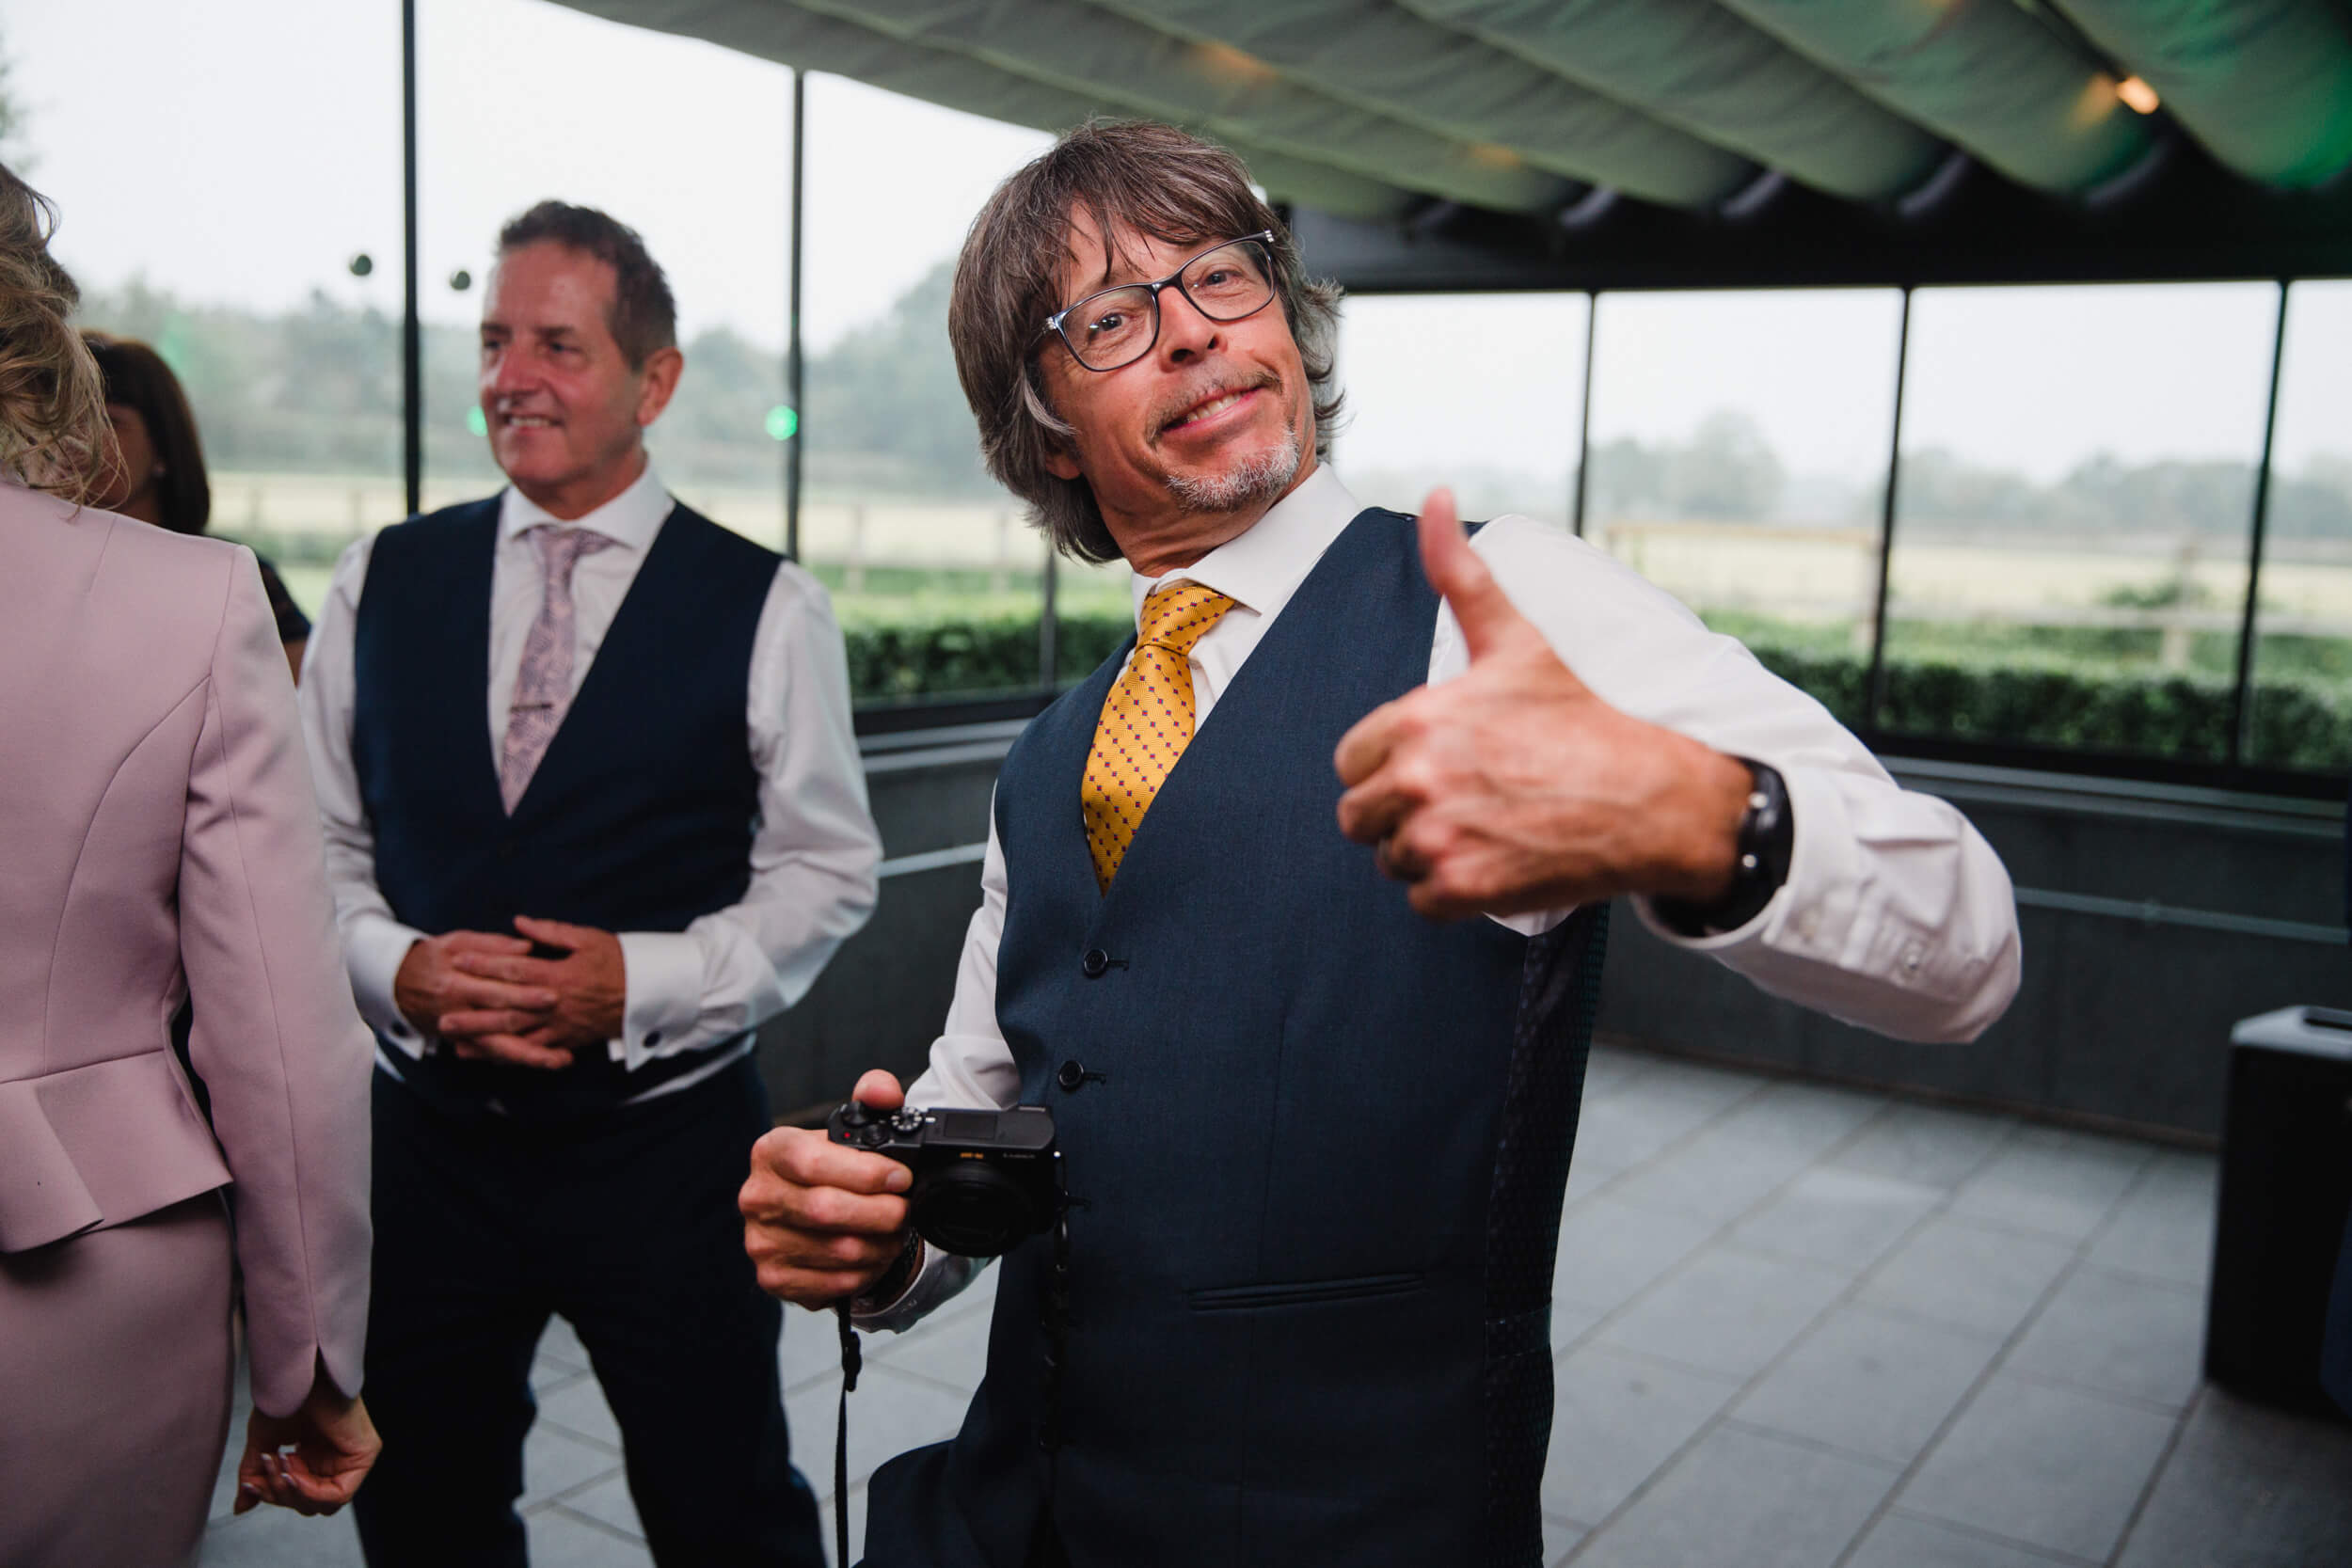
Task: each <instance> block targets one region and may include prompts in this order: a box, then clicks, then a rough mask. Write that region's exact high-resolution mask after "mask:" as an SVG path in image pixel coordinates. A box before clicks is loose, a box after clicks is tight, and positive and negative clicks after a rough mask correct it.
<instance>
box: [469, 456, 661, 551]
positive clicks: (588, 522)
mask: <svg viewBox="0 0 2352 1568" xmlns="http://www.w3.org/2000/svg"><path fill="white" fill-rule="evenodd" d="M673 504H675V503H674V502H672V500H671V499H670V492H669V491H668V490H666V489H664V488H662V484H661V476H660V475H659V474H657V473H655V472H654V468H653V463H652V462H651V460H650V459H649V460H648V461H647V462H646V464H645V471H644V473H642V474H639V475H638V476H637V478H636V481H635V483H631V484H630V485H629V487H628V489H626V490H624V491H622V492H621V493H620V494H619V495H617V496H615V497H613V498H612V499H611V500H609V501H606V502H605V503H604V504H603V505H602V506H599V507H597V508H596V510H595V511H594V512H591V513H588V514H587V515H584V516H580V517H558V516H555V515H551V514H550V513H548V511H547V509H546V508H544V507H542V506H541V505H540V504H539V503H538V502H537V501H534V500H532V499H531V498H530V497H528V496H526V495H524V494H523V493H522V492H521V491H520V490H517V489H516V488H515V487H514V486H513V485H512V484H510V485H508V486H507V487H506V488H505V490H504V491H502V492H501V494H500V496H499V539H500V540H501V543H502V542H504V541H506V540H509V539H513V538H515V537H516V536H517V535H519V534H520V533H521V532H522V531H524V530H525V529H532V528H537V527H539V526H540V525H541V524H543V523H551V524H553V525H554V526H555V527H557V528H584V529H593V530H595V531H596V532H598V533H601V534H603V535H604V536H605V537H606V538H608V539H611V540H612V542H613V543H615V544H619V545H626V546H628V547H629V548H630V549H633V550H638V551H641V552H642V551H643V550H644V549H645V547H646V546H650V545H651V544H652V543H653V536H654V535H655V534H656V533H658V532H660V530H661V522H662V519H663V518H665V517H667V516H669V515H670V508H671V506H672V505H673Z"/></svg>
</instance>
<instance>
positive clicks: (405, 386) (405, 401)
mask: <svg viewBox="0 0 2352 1568" xmlns="http://www.w3.org/2000/svg"><path fill="white" fill-rule="evenodd" d="M400 166H401V263H402V271H403V273H404V289H405V293H403V295H402V303H401V312H400V425H401V428H400V443H401V474H402V477H403V479H404V480H405V483H406V486H407V489H406V495H407V508H408V515H410V516H414V515H417V514H418V513H420V512H421V511H423V510H424V325H423V322H422V321H421V318H420V315H419V311H420V309H421V298H420V296H421V287H420V285H421V279H420V277H418V267H417V0H400Z"/></svg>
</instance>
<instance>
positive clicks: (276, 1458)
mask: <svg viewBox="0 0 2352 1568" xmlns="http://www.w3.org/2000/svg"><path fill="white" fill-rule="evenodd" d="M48 228H49V222H48V206H47V203H46V202H45V201H43V200H42V199H41V198H40V197H38V196H37V195H35V194H34V193H33V192H32V191H30V190H28V189H27V188H26V187H25V186H24V183H23V182H21V181H19V180H18V179H17V178H16V177H15V176H14V175H13V174H10V173H8V171H7V170H6V169H0V1563H5V1564H7V1565H8V1568H113V1565H117V1564H119V1565H123V1568H131V1565H134V1564H135V1565H138V1568H152V1565H155V1564H159V1563H172V1562H179V1561H183V1560H186V1559H187V1558H188V1557H189V1556H190V1555H191V1554H192V1553H193V1551H194V1549H195V1547H196V1544H197V1542H198V1538H199V1535H200V1534H201V1533H202V1530H203V1527H204V1518H205V1513H206V1510H207V1506H208V1503H209V1500H210V1496H211V1492H212V1486H213V1478H214V1474H215V1470H216V1469H217V1467H218V1465H219V1463H220V1451H221V1443H222V1439H223V1437H224V1434H225V1433H226V1431H227V1428H228V1421H229V1403H230V1377H231V1369H232V1366H233V1351H232V1347H231V1343H230V1305H231V1304H230V1293H231V1280H232V1268H231V1263H232V1247H231V1240H230V1238H231V1227H230V1219H231V1216H232V1214H233V1217H234V1221H235V1224H234V1246H233V1261H234V1264H235V1265H236V1268H237V1269H239V1270H241V1271H242V1273H243V1275H244V1281H245V1306H246V1338H247V1345H248V1348H249V1352H250V1358H251V1364H252V1381H253V1402H254V1407H255V1416H254V1418H253V1422H252V1425H251V1427H250V1429H249V1430H248V1433H247V1438H246V1453H245V1457H244V1460H243V1463H242V1465H241V1466H240V1481H241V1482H242V1485H241V1487H240V1496H239V1499H238V1507H239V1508H240V1509H243V1508H247V1507H251V1506H253V1504H254V1503H256V1502H261V1501H269V1502H277V1503H281V1504H284V1505H286V1506H288V1507H294V1508H298V1509H300V1510H302V1511H303V1512H305V1513H325V1512H332V1511H333V1509H335V1508H337V1507H340V1506H341V1505H342V1502H343V1501H345V1500H346V1499H348V1498H349V1497H350V1496H351V1494H352V1492H353V1491H354V1490H356V1489H357V1487H358V1482H359V1480H360V1478H361V1477H362V1476H364V1475H365V1473H366V1471H367V1467H368V1465H370V1464H371V1463H372V1462H373V1458H374V1452H375V1446H376V1445H375V1434H374V1431H373V1427H371V1426H370V1425H369V1422H368V1418H367V1411H366V1409H365V1407H364V1406H363V1405H361V1404H360V1403H359V1402H358V1390H359V1358H360V1347H361V1341H362V1339H363V1338H364V1337H365V1334H366V1310H367V1299H368V1242H369V1237H368V1212H367V1200H368V1187H367V1180H368V1176H367V1173H368V1115H367V1089H368V1069H369V1060H370V1057H369V1043H368V1036H367V1033H366V1031H365V1030H364V1029H363V1028H362V1027H361V1025H360V1023H359V1020H358V1016H357V1014H356V1012H355V1010H354V1008H353V1006H352V1000H351V991H350V988H349V984H348V982H347V981H346V980H345V979H344V977H343V967H342V959H341V958H340V957H339V955H338V953H337V951H336V945H335V939H334V935H333V932H334V925H333V920H332V911H331V910H330V908H329V904H328V897H327V892H326V874H325V867H324V863H323V851H322V848H321V844H320V837H319V829H318V822H317V818H316V816H315V808H314V805H313V802H312V799H311V793H310V776H309V773H308V772H307V770H306V765H305V762H304V758H303V752H302V741H301V735H300V730H299V728H298V726H297V722H296V720H295V717H294V688H293V685H292V684H291V682H290V681H289V680H288V678H287V671H286V661H285V657H284V656H283V655H282V654H281V653H280V652H279V651H278V636H277V632H276V630H275V629H274V627H273V626H272V623H271V620H270V615H269V611H268V609H267V607H266V605H265V603H264V601H263V598H262V582H261V578H260V576H259V575H258V573H257V571H256V568H255V566H254V562H253V556H252V555H251V553H250V552H248V551H246V550H245V549H243V548H240V547H238V546H233V545H228V544H223V543H220V542H218V541H216V540H210V539H201V538H190V537H184V536H182V535H179V534H173V533H167V532H165V531H163V530H161V529H157V528H151V527H149V526H148V525H146V524H144V523H137V522H133V521H131V520H130V519H128V518H125V517H119V516H116V515H114V514H112V513H107V512H99V511H95V510H92V509H89V508H87V507H79V506H76V505H75V504H73V499H74V498H75V497H77V496H79V495H81V494H83V493H84V492H85V490H86V487H87V486H88V485H89V484H90V483H91V481H92V480H93V479H95V478H96V477H97V475H98V473H99V470H100V468H101V467H103V463H104V461H105V460H106V454H107V452H108V450H109V438H108V436H107V435H106V416H105V408H104V404H103V402H102V401H101V400H100V397H99V394H98V389H97V388H98V381H97V370H96V367H95V366H94V365H93V364H92V363H91V362H90V358H89V355H88V353H87V350H86V349H85V348H84V347H83V346H82V343H81V340H80V338H79V337H78V336H77V335H76V334H75V333H73V332H72V330H70V329H69V328H68V326H67V325H66V320H65V318H66V314H67V312H68V311H69V310H70V309H72V304H73V299H74V295H73V285H72V280H71V279H70V278H68V277H66V276H65V274H64V273H63V272H62V271H60V270H59V269H58V268H57V266H56V263H55V262H54V261H50V259H49V256H48V251H47V235H48ZM183 1004H185V1005H189V1006H192V1007H193V1016H194V1025H193V1028H192V1030H191V1032H190V1034H189V1037H188V1039H187V1042H186V1049H187V1055H188V1060H189V1062H190V1064H191V1065H192V1066H193V1068H194V1070H195V1072H196V1073H197V1074H198V1075H199V1077H200V1078H201V1079H202V1081H203V1084H204V1085H205V1087H206V1089H207V1090H208V1091H209V1096H210V1101H211V1116H210V1119H209V1123H208V1121H207V1118H206V1117H205V1116H204V1115H203V1114H202V1113H200V1112H199V1109H198V1101H197V1099H196V1096H195V1094H194V1092H193V1088H192V1085H190V1084H189V1082H188V1081H187V1079H186V1077H185V1076H184V1074H183V1069H182V1067H181V1064H180V1061H179V1059H178V1057H177V1055H176V1053H175V1052H174V1049H173V1045H172V1037H171V1035H172V1026H173V1020H174V1017H175V1015H177V1014H178V1013H179V1012H180V1011H181V1009H182V1007H183ZM288 1445H291V1451H290V1452H284V1453H281V1452H280V1451H279V1450H280V1449H281V1448H283V1447H286V1446H288Z"/></svg>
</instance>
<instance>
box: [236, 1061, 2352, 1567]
mask: <svg viewBox="0 0 2352 1568" xmlns="http://www.w3.org/2000/svg"><path fill="white" fill-rule="evenodd" d="M2214 1180H2215V1164H2214V1161H2213V1160H2212V1159H2211V1158H2210V1157H2207V1156H2201V1155H2194V1154H2185V1153H2181V1152H2178V1151H2175V1150H2168V1149H2162V1148H2153V1147H2151V1146H2148V1145H2143V1144H2137V1143H2130V1142H2124V1141H2122V1140H2118V1139H2113V1138H2104V1137H2097V1136H2093V1135H2090V1134H2086V1133H2079V1132H2059V1131H2054V1130H2052V1129H2049V1128H2045V1127H2038V1126H2028V1125H2021V1124H2019V1123H2016V1122H2013V1121H2010V1120H2006V1119H2003V1118H2000V1117H1987V1116H1979V1115H1972V1114H1968V1113H1964V1112H1959V1111H1951V1110H1945V1109H1937V1108H1931V1107H1926V1106H1921V1105H1915V1104H1911V1103H1907V1102H1904V1101H1894V1100H1888V1099H1884V1098H1882V1097H1879V1096H1873V1095H1866V1094H1856V1093H1851V1092H1849V1091H1845V1090H1839V1089H1831V1088H1823V1087H1820V1086H1818V1085H1804V1084H1796V1083H1788V1082H1781V1081H1776V1080H1772V1079H1767V1078H1760V1077H1754V1076H1750V1075H1747V1074H1743V1073H1735V1072H1727V1071H1723V1070H1720V1069H1712V1068H1707V1067H1701V1066H1696V1065H1693V1064H1691V1063H1687V1062H1678V1061H1673V1060H1668V1059H1664V1058H1659V1057H1653V1056H1646V1055H1641V1054H1636V1053H1630V1052H1625V1051H1613V1050H1604V1051H1600V1052H1597V1053H1595V1057H1594V1062H1593V1071H1592V1078H1591V1083H1590V1086H1589V1089H1588V1092H1587V1095H1586V1100H1585V1111H1584V1123H1583V1127H1582V1130H1581V1133H1580V1136H1579V1139H1578V1148H1577V1157H1576V1168H1575V1172H1574V1175H1573V1176H1572V1178H1571V1180H1570V1182H1569V1189H1568V1205H1567V1211H1566V1213H1565V1216H1564V1220H1563V1227H1562V1234H1561V1247H1560V1265H1559V1270H1558V1275H1557V1279H1556V1296H1557V1305H1556V1306H1555V1307H1554V1310H1553V1327H1552V1342H1553V1346H1554V1348H1555V1350H1556V1352H1557V1354H1558V1377H1557V1385H1558V1400H1557V1409H1556V1414H1555V1418H1554V1421H1553V1433H1552V1444H1551V1463H1550V1465H1549V1471H1548V1473H1547V1475H1546V1477H1545V1481H1544V1491H1543V1503H1544V1509H1545V1513H1546V1516H1547V1523H1548V1527H1549V1528H1548V1540H1549V1555H1550V1556H1551V1558H1552V1560H1553V1562H1554V1563H1555V1564H1558V1563H1574V1564H1577V1565H1579V1568H2050V1565H2053V1564H2059V1565H2065V1564H2073V1565H2075V1568H2083V1565H2087V1564H2105V1563H2113V1564H2118V1565H2120V1568H2340V1565H2344V1564H2352V1426H2334V1425H2328V1424H2324V1423H2320V1422H2314V1421H2306V1420H2300V1419H2296V1418H2292V1417H2286V1416H2281V1415H2279V1414H2277V1413H2275V1412H2272V1411H2268V1410H2265V1409H2261V1408H2258V1407H2255V1406H2252V1405H2248V1404H2245V1403H2243V1402H2239V1401H2236V1400H2233V1399H2232V1398H2230V1397H2229V1396H2227V1395H2225V1394H2222V1393H2221V1392H2219V1391H2218V1390H2216V1389H2213V1388H2209V1387H2205V1386H2203V1385H2202V1384H2201V1382H2200V1380H2199V1377H2198V1364H2199V1356H2200V1353H2201V1335H2202V1331H2203V1312H2204V1286H2205V1271H2206V1268H2207V1264H2208V1259H2209V1257H2210V1253H2211V1247H2212V1238H2211V1228H2212V1223H2213V1201H2214ZM992 1281H993V1275H983V1276H982V1282H981V1285H980V1286H979V1287H977V1288H976V1290H975V1291H972V1292H970V1293H969V1294H968V1295H967V1296H966V1297H964V1298H961V1299H959V1300H958V1301H956V1302H954V1303H952V1304H951V1305H950V1306H949V1307H947V1308H946V1310H944V1311H942V1312H941V1313H939V1314H938V1315H937V1316H936V1317H935V1318H934V1319H932V1320H931V1321H930V1322H929V1323H925V1324H923V1325H922V1326H921V1327H920V1328H918V1329H917V1330H915V1331H914V1333H911V1334H907V1335H903V1336H898V1337H892V1336H887V1335H885V1336H878V1337H875V1338H870V1339H869V1340H868V1342H867V1363H866V1365H867V1373H866V1378H865V1380H864V1381H863V1382H862V1383H861V1384H860V1386H859V1389H858V1392H857V1393H856V1394H855V1395H854V1396H852V1398H851V1402H850V1403H851V1412H850V1414H851V1423H850V1473H851V1477H852V1481H853V1485H852V1488H851V1493H850V1502H851V1510H852V1513H851V1516H852V1521H853V1528H855V1529H857V1530H862V1529H863V1526H864V1520H863V1511H864V1503H865V1493H864V1486H863V1481H864V1479H865V1477H866V1475H868V1474H870V1473H871V1472H872V1470H873V1469H874V1467H875V1466H876V1465H878V1464H880V1463H881V1462H882V1460H883V1459H885V1458H887V1457H888V1456H889V1455H891V1454H893V1453H896V1452H898V1450H899V1449H904V1448H907V1447H910V1446H913V1445H914V1444H918V1443H927V1442H930V1441H934V1440H936V1439H938V1438H940V1437H943V1436H946V1434H948V1433H951V1432H952V1431H953V1430H954V1429H955V1426H956V1424H957V1422H958V1420H959V1419H960V1418H961V1412H962V1408H963V1404H964V1401H965V1400H966V1398H967V1397H968V1396H969V1393H970V1390H971V1388H972V1386H973V1384H974V1383H975V1382H976V1381H977V1376H978V1371H979V1366H980V1355H981V1350H982V1343H983V1338H984V1334H985V1329H986V1323H987V1303H988V1301H989V1299H990V1285H991V1282H992ZM782 1363H783V1367H784V1376H785V1385H786V1387H787V1410H788V1413H789V1416H790V1418H791V1423H792V1433H793V1442H794V1447H795V1449H796V1451H797V1452H798V1454H799V1456H800V1459H801V1464H802V1466H803V1470H804V1471H805V1472H806V1473H807V1474H808V1476H809V1479H810V1481H811V1482H812V1483H814V1484H815V1485H817V1486H818V1488H819V1490H820V1491H826V1492H828V1493H829V1491H830V1487H831V1481H832V1459H833V1454H832V1445H833V1422H834V1395H835V1389H836V1386H837V1380H838V1372H837V1370H836V1369H835V1364H834V1338H833V1334H832V1324H831V1321H830V1320H829V1319H824V1318H817V1317H811V1316H809V1315H806V1314H803V1313H797V1312H796V1313H794V1314H793V1315H792V1318H791V1320H790V1323H788V1325H787V1333H786V1336H785V1340H784V1345H783V1350H782ZM537 1376H538V1388H539V1395H540V1418H539V1423H538V1425H537V1426H536V1427H535V1428H534V1429H533V1431H532V1435H531V1440H530V1444H529V1447H528V1450H527V1455H526V1458H527V1470H528V1474H529V1481H530V1490H529V1494H528V1496H527V1497H526V1498H525V1512H526V1516H527V1518H528V1520H529V1522H530V1528H531V1537H532V1560H533V1561H534V1562H535V1563H536V1564H538V1565H539V1568H574V1565H577V1568H591V1565H593V1568H604V1565H607V1564H612V1565H615V1568H618V1565H624V1564H640V1565H642V1564H645V1563H647V1562H648V1561H649V1559H648V1558H647V1557H646V1555H645V1551H644V1545H643V1544H642V1542H641V1541H640V1540H639V1538H638V1536H637V1533H636V1515H635V1513H634V1512H633V1510H632V1509H631V1508H630V1506H629V1500H628V1489H627V1487H626V1486H625V1485H624V1484H623V1482H622V1479H621V1470H620V1449H619V1439H618V1435H617V1433H615V1431H614V1429H613V1425H612V1416H611V1413H610V1412H609V1411H607V1409H606V1408H605V1404H604V1400H603V1398H602V1396H601V1395H600V1394H599V1393H598V1391H597V1389H596V1380H595V1379H594V1377H593V1376H591V1375H590V1374H589V1372H588V1371H587V1370H585V1363H584V1360H583V1358H582V1357H581V1355H580V1349H579V1346H578V1344H577V1343H576V1342H575V1341H574V1340H573V1339H572V1338H571V1336H570V1333H569V1331H568V1330H567V1329H566V1328H565V1327H564V1325H563V1324H562V1323H557V1324H555V1325H554V1327H553V1328H552V1329H550V1331H549V1333H548V1338H547V1340H546V1342H545V1343H544V1344H542V1346H541V1347H540V1360H539V1368H538V1374H537ZM241 1419H242V1418H241ZM218 1498H219V1502H220V1507H221V1518H220V1522H219V1523H217V1524H216V1525H215V1528H214V1531H213V1534H212V1536H211V1538H210V1540H209V1541H208V1543H207V1545H206V1551H205V1555H204V1561H205V1563H206V1564H207V1565H209V1568H259V1565H262V1564H297V1563H299V1564H305V1565H310V1564H317V1565H321V1568H331V1565H337V1564H346V1563H357V1562H358V1560H359V1558H358V1548H357V1546H356V1544H354V1542H353V1539H352V1535H351V1528H350V1525H349V1523H348V1521H347V1520H342V1519H338V1520H332V1521H326V1522H324V1523H322V1522H317V1521H310V1520H304V1519H298V1518H294V1517H293V1516H291V1515H287V1514H283V1513H278V1512H276V1511H274V1510H263V1511H261V1512H259V1513H253V1514H249V1515H247V1516H246V1517H245V1518H243V1519H230V1518H229V1517H228V1515H227V1503H228V1498H229V1491H228V1486H227V1484H226V1482H224V1484H223V1487H222V1489H221V1491H220V1493H219V1494H218ZM828 1508H830V1497H828Z"/></svg>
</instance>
